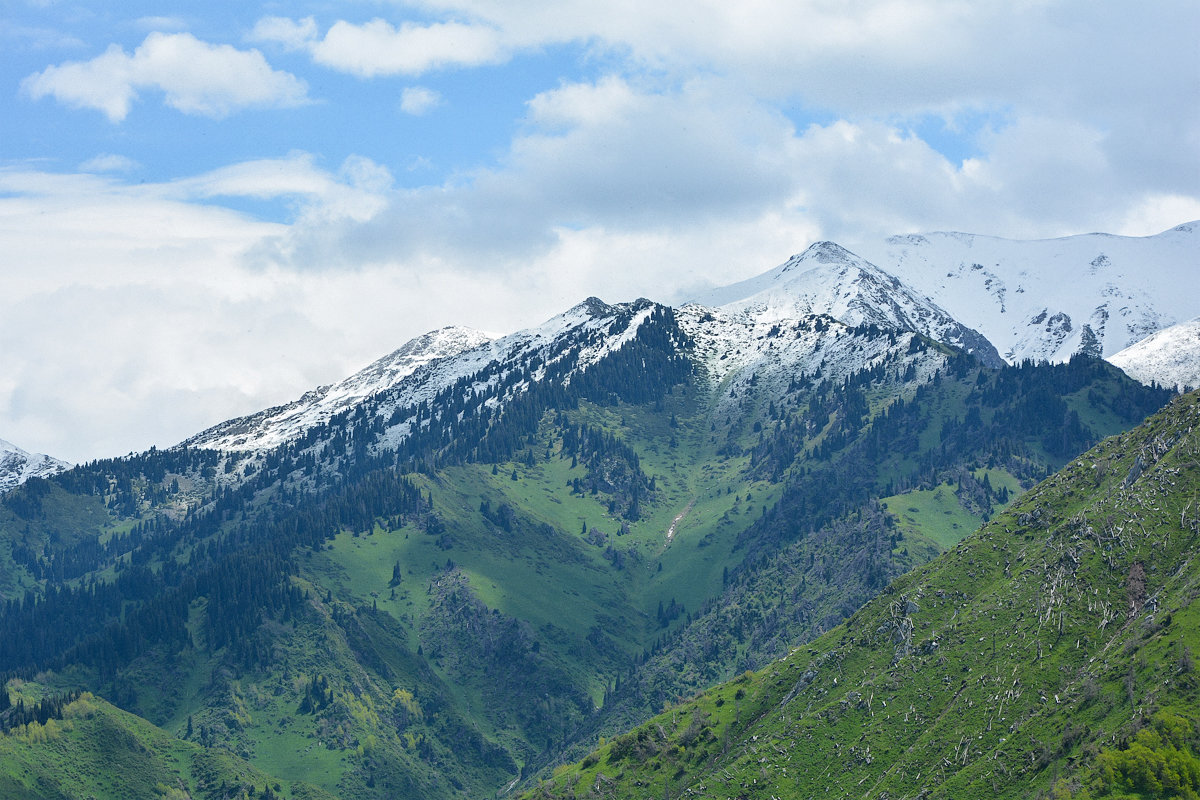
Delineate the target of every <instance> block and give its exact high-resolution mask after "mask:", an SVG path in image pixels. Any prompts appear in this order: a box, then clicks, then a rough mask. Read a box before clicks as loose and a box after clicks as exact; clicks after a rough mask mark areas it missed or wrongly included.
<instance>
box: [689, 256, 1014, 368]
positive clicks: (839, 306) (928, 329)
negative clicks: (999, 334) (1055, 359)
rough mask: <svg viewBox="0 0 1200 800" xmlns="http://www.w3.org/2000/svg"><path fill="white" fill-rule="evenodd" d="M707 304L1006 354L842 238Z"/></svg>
mask: <svg viewBox="0 0 1200 800" xmlns="http://www.w3.org/2000/svg"><path fill="white" fill-rule="evenodd" d="M696 302H697V303H699V304H700V305H705V306H710V307H717V308H720V309H721V310H722V311H725V312H726V313H731V314H735V313H742V314H746V315H749V316H751V317H753V318H754V319H755V320H757V321H759V322H768V323H773V322H782V321H787V320H798V319H804V318H806V317H811V316H819V315H825V316H829V317H832V318H834V319H836V320H837V321H839V322H841V323H844V324H846V325H850V326H857V325H876V326H878V327H880V328H885V329H889V330H900V331H915V332H917V333H922V334H924V335H926V336H929V337H930V338H932V339H936V340H937V341H940V342H944V343H946V344H950V345H953V346H955V347H959V348H962V349H964V350H966V351H968V352H970V353H973V354H974V355H975V356H976V357H978V358H979V359H980V360H981V361H983V362H985V363H988V364H992V365H997V364H999V363H1000V357H999V354H997V353H996V350H995V348H994V347H992V346H991V344H990V343H989V342H988V341H987V340H986V339H985V338H984V337H983V336H981V335H980V334H979V333H977V332H976V331H974V330H972V329H970V328H968V327H966V326H965V325H963V324H962V323H960V322H959V321H958V320H956V319H955V318H954V317H952V316H951V315H950V314H949V313H947V312H946V311H945V310H943V309H942V308H940V307H939V306H937V305H936V304H935V303H933V302H932V301H931V300H929V299H928V298H925V297H922V296H921V295H919V294H918V293H917V292H915V291H913V290H912V289H910V288H909V287H908V286H906V285H905V284H904V283H903V282H901V281H900V280H899V279H898V278H896V277H895V276H893V275H890V274H888V273H887V272H885V271H883V270H882V269H880V268H879V267H877V266H875V265H874V264H872V263H870V262H869V261H867V260H866V259H863V258H861V257H859V256H858V255H856V254H854V253H852V252H850V251H849V250H847V249H846V248H844V247H842V246H841V245H838V244H835V243H834V242H817V243H816V244H813V245H811V246H810V247H809V248H808V249H806V250H805V251H804V252H803V253H800V254H798V255H794V256H792V257H791V258H790V259H788V260H787V261H786V262H785V263H783V264H781V265H780V266H778V267H776V268H775V269H773V270H770V271H769V272H765V273H763V274H762V275H759V276H757V277H754V278H750V279H748V280H745V281H741V282H739V283H735V284H732V285H730V286H725V287H722V288H720V289H715V290H713V291H711V292H708V293H706V294H705V295H703V296H701V297H699V298H696Z"/></svg>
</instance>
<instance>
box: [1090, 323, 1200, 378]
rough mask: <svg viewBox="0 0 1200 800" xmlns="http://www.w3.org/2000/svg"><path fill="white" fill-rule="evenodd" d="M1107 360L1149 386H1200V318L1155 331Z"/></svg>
mask: <svg viewBox="0 0 1200 800" xmlns="http://www.w3.org/2000/svg"><path fill="white" fill-rule="evenodd" d="M1108 361H1109V363H1111V364H1113V365H1114V366H1116V367H1118V368H1120V369H1121V370H1122V371H1123V372H1124V373H1125V374H1126V375H1128V376H1129V377H1131V378H1133V379H1134V380H1137V381H1141V382H1142V383H1144V384H1147V385H1149V384H1151V383H1157V384H1159V385H1160V386H1173V387H1175V389H1176V390H1179V391H1183V390H1185V389H1187V388H1193V389H1194V388H1197V387H1200V317H1196V318H1195V319H1190V320H1188V321H1187V322H1181V323H1179V324H1178V325H1172V326H1171V327H1169V328H1164V329H1163V330H1161V331H1158V332H1157V333H1152V334H1151V335H1149V336H1147V337H1146V338H1145V339H1142V340H1141V341H1140V342H1136V343H1135V344H1132V345H1130V346H1129V347H1126V348H1125V349H1124V350H1122V351H1121V352H1119V353H1117V354H1115V355H1113V356H1110V357H1109V358H1108Z"/></svg>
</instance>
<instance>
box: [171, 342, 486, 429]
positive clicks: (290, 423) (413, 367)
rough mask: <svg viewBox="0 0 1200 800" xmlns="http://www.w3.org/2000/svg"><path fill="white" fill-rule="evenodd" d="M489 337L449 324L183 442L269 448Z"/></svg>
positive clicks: (480, 343) (481, 344) (475, 345)
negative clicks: (348, 371)
mask: <svg viewBox="0 0 1200 800" xmlns="http://www.w3.org/2000/svg"><path fill="white" fill-rule="evenodd" d="M494 338H495V337H494V335H492V334H488V333H484V332H482V331H477V330H473V329H471V328H463V327H457V326H451V327H446V328H440V329H438V330H435V331H430V332H429V333H425V334H422V335H421V336H418V337H416V338H415V339H412V340H410V341H409V342H407V343H405V344H404V345H403V346H401V347H400V348H399V349H397V350H394V351H393V352H391V353H389V354H388V355H386V356H384V357H383V358H380V359H378V360H377V361H375V362H373V363H371V364H369V365H368V366H366V367H364V368H363V369H361V370H359V371H358V372H356V373H354V374H353V375H351V376H350V377H348V378H346V379H345V380H342V381H339V382H338V383H334V384H329V385H327V386H321V387H318V388H316V389H313V390H311V391H308V392H305V393H304V395H303V396H301V397H300V398H299V399H297V400H294V401H293V402H291V403H287V404H285V405H282V406H276V407H275V408H269V409H266V410H264V411H260V412H258V413H257V414H252V415H250V416H248V417H241V418H239V419H233V420H229V421H227V422H223V423H220V424H219V425H216V426H214V427H212V428H209V429H208V430H206V431H203V432H201V433H199V434H197V435H195V436H193V437H191V438H190V439H188V440H186V441H185V442H184V443H183V444H185V445H187V446H189V447H204V448H210V449H214V450H269V449H271V448H274V447H278V446H279V445H281V444H283V443H285V442H287V441H290V440H291V439H294V438H296V437H297V436H300V435H301V434H303V433H304V431H306V430H308V429H310V428H312V427H314V426H316V425H320V424H323V423H325V422H328V421H329V420H330V419H331V418H332V417H333V416H335V415H336V414H339V413H341V412H343V411H346V410H348V409H350V408H353V407H354V406H356V405H358V404H359V403H361V402H362V401H363V400H366V399H367V398H368V397H370V396H371V395H373V394H376V393H377V392H380V391H385V390H387V389H389V388H391V387H393V386H395V385H397V384H399V383H402V382H403V381H404V380H406V379H407V378H408V377H409V376H411V375H413V374H414V373H415V372H417V371H419V370H421V369H423V368H425V367H427V366H428V365H430V364H432V363H435V362H437V361H439V360H442V359H445V358H449V357H452V356H454V355H457V354H459V353H462V352H464V351H468V350H472V349H477V348H479V347H481V346H484V345H486V344H487V343H488V342H491V341H492V340H493V339H494Z"/></svg>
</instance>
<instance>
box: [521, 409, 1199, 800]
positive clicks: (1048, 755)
mask: <svg viewBox="0 0 1200 800" xmlns="http://www.w3.org/2000/svg"><path fill="white" fill-rule="evenodd" d="M1198 431H1200V395H1196V394H1193V395H1190V396H1188V397H1186V398H1183V399H1181V400H1179V401H1177V402H1175V403H1174V404H1173V405H1172V406H1171V407H1170V408H1169V409H1168V410H1166V411H1165V412H1162V413H1160V414H1158V415H1156V416H1155V417H1153V418H1152V419H1151V420H1150V421H1149V422H1148V423H1147V424H1146V425H1145V426H1143V427H1142V428H1139V429H1137V430H1135V431H1134V432H1131V433H1128V434H1124V435H1122V436H1119V437H1116V438H1114V439H1110V440H1107V441H1105V442H1104V443H1102V444H1101V445H1099V446H1098V447H1097V448H1095V449H1093V450H1092V451H1090V452H1089V453H1087V454H1085V455H1084V456H1082V457H1081V458H1079V459H1076V460H1075V461H1074V462H1072V463H1071V464H1070V465H1068V467H1067V468H1066V469H1065V470H1063V471H1062V472H1060V473H1059V474H1057V475H1056V476H1054V477H1052V478H1051V479H1049V480H1047V481H1045V482H1044V483H1043V484H1041V485H1040V486H1039V487H1037V489H1035V490H1034V491H1033V492H1031V493H1029V494H1028V495H1026V496H1025V497H1023V498H1022V499H1021V500H1019V501H1018V502H1017V503H1015V504H1014V505H1013V507H1012V508H1010V509H1009V510H1008V511H1007V512H1006V513H1005V514H1003V515H1001V516H999V517H998V518H997V519H995V520H994V521H992V522H991V523H989V524H988V525H987V526H985V527H984V528H982V529H981V530H980V531H979V532H978V533H976V534H975V535H973V536H971V537H969V538H968V539H967V540H965V541H963V542H962V543H961V544H959V545H958V546H956V547H955V548H954V549H953V550H952V551H951V552H949V553H947V554H946V555H944V556H943V557H941V558H939V559H937V560H936V561H935V562H933V563H932V564H930V565H928V566H926V567H924V568H921V569H918V570H916V571H914V572H912V573H910V574H909V575H907V576H905V577H904V578H901V579H900V580H897V581H896V582H894V583H893V584H892V585H891V586H890V587H889V589H888V591H887V592H886V593H885V594H884V595H883V596H881V597H879V598H877V599H876V600H875V601H872V602H871V603H869V604H868V605H867V606H865V607H864V608H863V609H862V610H860V611H859V612H858V613H856V614H855V615H854V616H853V617H851V618H850V619H849V620H848V621H847V622H846V623H845V624H844V625H842V626H840V627H839V628H837V629H834V630H833V631H831V632H830V633H829V634H827V635H826V636H824V637H822V638H820V639H818V640H817V641H815V642H813V643H812V644H811V645H810V646H809V647H807V648H805V649H797V650H795V651H793V653H792V654H791V655H790V656H789V657H787V658H786V659H783V660H781V661H779V662H777V663H775V664H773V665H771V666H769V667H768V668H766V669H765V670H762V671H760V672H758V673H756V674H748V675H746V676H743V677H742V678H740V679H738V680H736V681H734V682H732V683H729V684H725V685H723V686H720V687H717V688H716V689H714V690H712V691H710V692H707V693H705V694H703V695H701V696H699V697H698V698H696V699H694V700H692V701H689V702H687V703H685V704H682V705H680V706H678V707H676V708H674V709H672V710H671V711H669V712H668V713H665V714H663V715H661V716H659V717H657V718H656V719H654V720H652V721H650V722H649V723H647V724H646V725H643V726H641V727H639V728H638V729H636V730H634V731H632V732H631V733H629V734H626V735H624V736H621V737H618V738H617V739H614V740H612V741H610V742H607V743H604V744H602V745H601V746H600V747H598V748H597V750H596V751H595V752H594V753H593V754H591V755H590V756H589V757H588V758H587V759H585V760H584V762H582V764H580V765H576V766H573V767H569V768H564V769H563V770H561V771H560V772H559V773H558V774H557V776H556V777H555V779H554V780H553V781H552V782H548V783H547V784H545V785H543V786H542V787H540V788H539V789H538V790H536V791H534V792H532V793H531V794H530V796H554V797H567V796H576V797H588V796H597V797H664V796H668V795H669V796H671V797H674V796H677V795H679V794H680V793H681V792H683V791H684V790H685V789H686V790H687V791H688V792H689V793H690V794H689V796H698V797H744V798H759V797H761V798H770V797H780V796H783V797H809V796H824V797H831V798H833V797H884V796H887V797H893V798H895V797H915V796H917V795H918V794H919V793H921V792H928V794H927V795H923V796H929V797H967V796H985V795H986V796H995V797H1028V796H1031V795H1033V794H1035V793H1036V792H1038V791H1040V790H1044V791H1049V790H1051V788H1054V789H1056V790H1057V791H1058V792H1059V793H1060V794H1063V795H1064V796H1066V795H1070V794H1071V793H1073V792H1074V793H1077V794H1082V793H1083V792H1084V791H1087V790H1088V788H1089V786H1090V789H1091V791H1092V792H1093V793H1096V794H1097V796H1099V795H1100V794H1102V793H1103V791H1105V784H1104V781H1103V780H1102V779H1101V777H1100V770H1099V766H1098V763H1099V761H1100V760H1102V759H1103V758H1106V757H1111V753H1109V754H1108V755H1101V753H1102V752H1105V751H1104V748H1106V747H1112V746H1113V745H1114V743H1119V742H1122V741H1126V740H1128V739H1129V738H1130V737H1131V736H1132V735H1133V733H1134V732H1135V730H1137V729H1138V728H1139V727H1142V726H1144V725H1146V724H1147V723H1148V722H1149V721H1150V720H1151V718H1152V716H1153V715H1154V714H1155V712H1163V711H1168V712H1172V713H1175V714H1180V715H1183V716H1184V717H1185V718H1186V719H1188V720H1190V725H1191V726H1193V727H1192V735H1193V737H1194V731H1195V725H1196V724H1197V722H1198V718H1200V711H1198V709H1200V692H1198V681H1197V676H1196V673H1195V671H1194V670H1195V667H1194V666H1192V665H1191V658H1189V657H1188V656H1190V654H1191V653H1195V652H1200V650H1198V648H1200V624H1198V623H1200V573H1198V571H1197V569H1196V567H1195V565H1194V560H1195V558H1196V556H1197V547H1198V545H1200V513H1198V508H1197V506H1196V496H1197V491H1198V486H1200V473H1198V471H1197V459H1198V457H1200V432H1198ZM1139 460H1140V463H1141V465H1142V467H1143V471H1142V472H1141V474H1140V475H1139V474H1137V473H1138V470H1137V468H1135V462H1138V461H1139ZM1135 476H1136V478H1135V479H1132V480H1131V478H1134V477H1135ZM1143 576H1144V577H1143ZM1185 727H1186V726H1185ZM1192 746H1193V747H1194V746H1195V745H1194V742H1193V744H1192Z"/></svg>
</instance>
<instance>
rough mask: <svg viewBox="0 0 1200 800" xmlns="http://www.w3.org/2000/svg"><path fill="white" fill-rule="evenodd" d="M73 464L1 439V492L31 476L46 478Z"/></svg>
mask: <svg viewBox="0 0 1200 800" xmlns="http://www.w3.org/2000/svg"><path fill="white" fill-rule="evenodd" d="M70 468H71V465H70V464H68V463H67V462H65V461H59V460H58V459H57V458H51V457H50V456H47V455H43V454H42V453H28V452H26V451H24V450H22V449H21V448H19V447H17V446H16V445H15V444H12V443H11V442H6V441H5V440H3V439H0V493H3V492H7V491H8V490H9V489H11V488H13V487H14V486H18V485H20V484H22V483H24V482H25V481H27V480H29V479H30V478H45V477H48V476H50V475H54V474H55V473H58V472H62V471H63V470H65V469H70Z"/></svg>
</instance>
